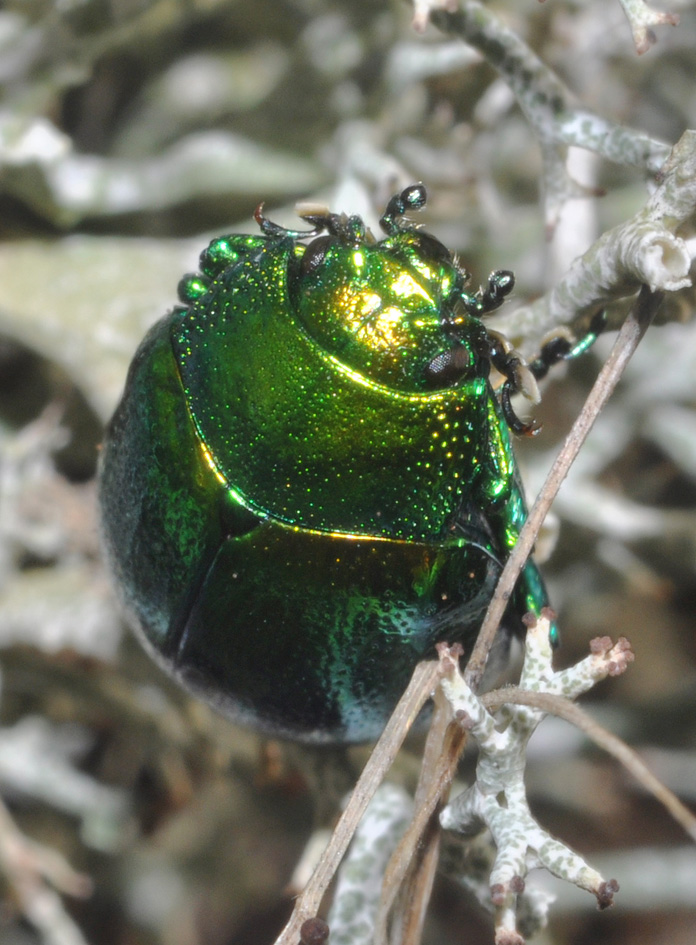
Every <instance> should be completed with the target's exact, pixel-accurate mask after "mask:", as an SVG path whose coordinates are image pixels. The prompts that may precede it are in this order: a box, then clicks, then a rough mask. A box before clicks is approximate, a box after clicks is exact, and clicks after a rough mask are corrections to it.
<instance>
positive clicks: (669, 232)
mask: <svg viewBox="0 0 696 945" xmlns="http://www.w3.org/2000/svg"><path fill="white" fill-rule="evenodd" d="M659 180H660V182H659V186H658V187H657V188H656V190H655V191H654V192H653V194H652V195H651V196H650V197H649V198H648V200H647V202H646V204H645V206H644V207H643V208H642V209H641V210H639V211H638V213H636V214H635V215H634V216H633V217H631V218H630V219H628V220H626V221H625V222H623V223H620V224H619V225H618V226H615V227H613V228H612V229H611V230H607V232H606V233H604V234H602V236H601V237H600V238H599V239H598V240H597V241H596V242H595V243H593V245H592V246H591V247H590V248H589V249H588V250H587V252H586V253H584V254H583V255H582V256H580V257H578V258H577V259H576V260H575V261H574V262H573V264H572V265H571V267H570V269H569V270H568V272H567V273H566V275H565V276H564V277H563V279H561V280H560V282H559V283H558V284H557V285H556V286H554V288H553V289H552V290H551V291H550V292H548V293H547V294H546V295H544V296H542V297H541V298H539V299H537V300H536V301H535V302H533V303H531V304H530V305H527V306H523V307H521V308H518V309H516V310H515V311H513V312H511V313H506V314H504V315H500V316H495V317H494V318H492V319H491V320H490V324H491V325H492V326H493V327H495V329H496V330H498V331H503V332H504V333H505V334H506V335H507V336H508V337H509V338H510V340H512V341H513V342H515V341H517V340H519V341H521V340H522V338H523V336H524V339H525V342H524V344H523V348H527V350H529V349H528V345H529V344H530V339H533V340H532V341H531V344H532V345H534V344H538V341H539V338H540V337H541V336H543V335H544V334H546V333H547V332H549V331H551V330H552V329H554V328H557V327H558V326H560V325H569V324H573V323H574V322H578V321H582V320H583V318H586V317H587V316H588V314H591V313H593V312H596V311H597V310H598V309H601V308H603V307H605V306H607V305H609V304H611V303H612V302H615V301H616V300H618V299H622V298H625V297H626V296H629V295H633V294H634V293H635V292H637V291H638V289H639V288H640V286H641V285H647V286H649V287H650V289H651V290H652V291H653V292H656V291H664V292H676V291H679V290H682V289H686V288H689V287H690V286H691V284H692V281H691V276H690V268H691V250H690V247H689V244H688V243H687V241H686V239H684V238H683V237H682V236H680V235H679V230H680V228H681V227H683V226H684V224H686V223H687V222H688V221H690V220H692V219H693V218H694V214H696V131H686V132H684V134H683V135H682V137H681V138H680V139H679V141H678V142H677V143H676V145H675V146H674V148H673V149H672V152H671V154H670V156H669V159H668V160H667V162H666V163H665V165H664V167H663V168H662V169H661V171H660V178H659Z"/></svg>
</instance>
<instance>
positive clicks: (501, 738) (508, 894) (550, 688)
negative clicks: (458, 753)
mask: <svg viewBox="0 0 696 945" xmlns="http://www.w3.org/2000/svg"><path fill="white" fill-rule="evenodd" d="M549 629H550V621H549V619H548V616H546V615H544V616H543V617H542V618H541V619H539V620H538V621H536V623H534V624H533V625H531V626H530V627H529V629H528V631H527V638H526V655H525V661H524V666H523V670H522V676H521V679H520V687H521V688H522V689H525V690H527V691H529V692H543V693H552V694H556V695H562V696H565V697H566V698H568V699H574V698H576V697H577V696H578V695H580V694H581V693H583V692H586V691H587V690H588V689H590V688H591V687H592V686H593V685H594V684H595V683H596V682H598V681H599V680H600V679H604V678H605V677H606V676H616V675H618V674H620V673H622V672H624V670H625V669H626V668H627V666H628V663H629V662H631V660H632V659H633V653H632V651H631V649H630V645H629V644H628V642H627V641H626V640H624V639H621V640H619V641H618V642H617V643H616V644H612V642H611V640H610V639H609V638H608V637H602V638H599V639H597V640H594V641H593V642H592V644H591V655H590V656H589V657H587V658H586V659H584V660H582V661H581V662H580V663H578V664H577V665H575V666H572V667H570V668H569V669H566V670H563V671H561V672H554V670H553V669H552V665H551V661H552V650H551V643H550V640H549ZM440 655H441V659H443V660H449V661H450V674H449V676H446V677H445V678H444V679H443V682H442V688H443V691H444V693H445V695H446V696H447V698H448V699H449V701H450V704H451V706H452V709H453V712H454V714H455V718H457V719H458V720H459V721H460V723H461V724H462V725H465V726H466V727H467V728H468V729H469V730H470V731H471V734H472V735H473V737H474V738H475V739H476V741H477V743H478V746H479V759H478V764H477V770H476V781H475V782H474V784H472V785H471V787H469V788H468V789H467V790H466V791H464V792H463V793H462V794H460V795H459V796H458V797H457V798H455V800H454V801H452V803H451V804H449V805H448V806H447V807H446V808H445V810H444V811H443V812H442V814H441V816H440V822H441V824H442V826H443V827H444V828H446V829H448V830H453V831H456V832H458V833H461V834H464V835H470V834H477V833H479V832H480V831H481V830H482V829H483V828H484V827H487V828H488V829H489V830H490V832H491V835H492V837H493V840H494V842H495V845H496V848H497V853H496V856H495V860H494V862H493V866H492V869H491V873H490V880H489V885H490V892H491V901H492V904H493V908H494V914H495V924H496V945H516V943H522V942H523V941H524V940H523V938H522V936H521V934H520V933H519V931H518V929H517V919H516V906H517V898H518V896H519V895H520V893H522V892H523V890H524V884H525V878H526V875H527V873H528V871H529V870H531V869H535V868H539V867H543V868H545V869H546V870H548V871H549V872H550V873H552V874H553V875H554V876H558V877H560V878H562V879H565V880H567V881H568V882H571V883H574V884H575V885H576V886H579V887H580V888H581V889H586V890H588V891H589V892H592V893H594V895H595V896H596V897H597V902H598V904H599V906H600V908H605V907H606V906H609V905H611V902H612V898H613V894H614V892H616V890H617V889H618V884H617V883H616V881H615V880H605V879H604V878H603V877H602V876H601V875H600V874H599V873H598V872H597V870H595V869H593V868H592V867H591V866H588V864H587V863H585V861H584V860H583V858H582V857H581V856H579V855H578V854H577V853H575V852H574V851H573V850H571V849H570V848H569V847H567V846H566V845H565V844H564V843H562V842H561V841H559V840H556V839H555V838H553V837H552V836H551V835H550V834H549V833H548V832H547V831H546V830H544V828H542V827H541V826H540V825H539V824H538V823H537V822H536V820H535V819H534V818H533V817H532V815H531V813H530V810H529V806H528V803H527V797H526V791H525V786H524V769H525V763H526V749H527V743H528V741H529V739H530V737H531V735H532V733H533V732H534V730H535V729H536V727H537V726H538V724H539V723H540V722H541V720H542V719H543V718H544V716H545V714H546V712H545V711H544V710H543V709H542V708H535V707H533V706H520V705H515V706H503V708H502V709H500V711H499V712H498V713H496V714H495V715H491V714H490V713H489V712H488V710H487V709H485V708H484V706H483V704H482V703H481V701H480V700H479V699H478V698H477V697H476V696H475V695H474V693H473V692H472V691H471V689H470V688H469V687H468V686H467V684H466V683H465V681H464V679H463V677H462V676H461V674H460V673H459V666H458V660H457V659H456V654H452V653H451V651H449V650H447V648H446V647H442V648H441V654H440Z"/></svg>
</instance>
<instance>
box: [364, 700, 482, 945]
mask: <svg viewBox="0 0 696 945" xmlns="http://www.w3.org/2000/svg"><path fill="white" fill-rule="evenodd" d="M465 742H466V731H465V730H464V729H463V728H462V727H461V726H460V725H458V724H457V723H456V722H453V720H452V710H451V708H450V706H449V703H448V702H447V700H446V699H445V697H444V694H443V693H442V690H441V689H440V688H438V689H437V691H436V693H435V713H434V715H433V720H432V723H431V726H430V731H429V732H428V739H427V741H426V745H425V750H424V752H423V762H422V765H421V774H420V779H419V782H418V787H417V789H416V795H415V815H414V818H413V820H412V821H411V823H410V824H409V827H408V829H407V830H406V833H405V834H404V836H403V837H402V839H401V842H400V843H399V846H398V847H397V849H396V850H395V851H394V853H393V855H392V857H391V859H390V861H389V864H388V866H387V869H386V870H385V874H384V882H383V884H382V899H381V902H380V909H379V913H378V915H377V919H376V922H375V943H376V945H384V943H386V942H392V943H398V945H418V943H419V942H420V940H421V931H422V926H423V921H424V919H425V912H426V909H427V906H428V902H429V899H430V893H431V890H432V884H433V880H434V877H435V871H436V868H437V860H438V854H439V849H440V825H439V821H438V816H439V813H440V810H441V809H442V807H443V806H444V805H445V804H446V803H447V799H448V797H449V791H450V787H451V784H452V780H453V779H454V776H455V773H456V770H457V763H458V761H459V758H460V756H461V753H462V751H463V749H464V744H465ZM392 910H393V911H392ZM390 913H391V928H390V929H389V919H390Z"/></svg>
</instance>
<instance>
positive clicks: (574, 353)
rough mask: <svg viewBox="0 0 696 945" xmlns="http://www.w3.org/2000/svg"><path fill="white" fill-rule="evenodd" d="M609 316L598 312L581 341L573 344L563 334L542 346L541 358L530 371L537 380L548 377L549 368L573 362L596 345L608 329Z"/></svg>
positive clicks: (538, 358)
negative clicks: (561, 363)
mask: <svg viewBox="0 0 696 945" xmlns="http://www.w3.org/2000/svg"><path fill="white" fill-rule="evenodd" d="M606 322H607V316H606V312H605V311H604V310H601V311H600V312H597V314H596V315H595V316H594V317H593V319H592V321H591V322H590V327H589V329H588V331H587V334H585V335H583V337H582V338H580V340H579V341H575V342H572V341H571V340H570V339H569V338H568V337H566V336H565V335H562V334H556V335H554V336H553V337H551V338H550V339H549V340H548V341H546V342H545V344H543V345H542V347H541V351H540V352H539V356H538V357H537V358H535V359H534V361H532V362H531V363H530V365H529V370H530V371H531V372H532V374H533V375H534V377H536V378H537V380H541V378H542V377H546V375H547V374H548V371H549V368H551V367H553V365H554V364H558V362H559V361H571V360H572V359H573V358H577V357H578V356H579V355H581V354H584V353H585V352H586V351H587V350H588V349H589V348H591V347H592V345H593V344H594V343H595V341H596V340H597V338H598V337H599V336H600V335H601V334H602V332H603V331H604V329H605V328H606Z"/></svg>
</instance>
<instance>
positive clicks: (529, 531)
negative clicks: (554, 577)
mask: <svg viewBox="0 0 696 945" xmlns="http://www.w3.org/2000/svg"><path fill="white" fill-rule="evenodd" d="M661 301H662V293H660V292H651V291H650V290H649V289H648V288H647V287H645V286H644V287H643V289H641V292H640V295H639V296H638V300H637V302H636V305H635V306H634V308H633V311H632V312H631V314H630V315H629V317H628V318H627V319H626V321H625V322H624V324H623V326H622V328H621V331H620V332H619V334H618V337H617V339H616V341H615V343H614V347H613V348H612V350H611V353H610V355H609V357H608V358H607V361H606V363H605V364H604V366H603V368H602V370H601V371H600V373H599V375H598V376H597V380H596V381H595V383H594V386H593V387H592V390H591V391H590V394H589V396H588V398H587V401H586V402H585V406H584V407H583V410H582V412H581V414H580V415H579V417H578V418H577V420H576V421H575V423H574V424H573V427H572V429H571V431H570V433H569V434H568V436H567V438H566V441H565V443H564V444H563V447H562V449H561V451H560V453H559V454H558V456H557V457H556V460H555V462H554V464H553V466H552V467H551V470H550V471H549V474H548V476H547V478H546V482H545V483H544V487H543V489H542V490H541V492H540V493H539V496H538V497H537V500H536V502H535V503H534V506H533V507H532V510H531V512H530V513H529V517H528V518H527V521H526V522H525V523H524V526H523V527H522V530H521V532H520V536H519V538H518V540H517V544H516V545H515V548H514V550H513V552H512V554H511V555H510V557H509V558H508V560H507V563H506V564H505V567H504V568H503V573H502V574H501V576H500V580H499V582H498V586H497V588H496V592H495V595H494V597H493V600H492V601H491V604H490V606H489V608H488V612H487V613H486V617H485V619H484V621H483V625H482V627H481V630H480V632H479V635H478V639H477V641H476V645H475V646H474V649H473V652H472V654H471V658H470V660H469V663H468V665H467V669H466V674H465V675H466V680H467V682H468V683H469V685H470V686H471V688H472V689H473V690H474V691H476V689H477V688H478V686H479V684H480V681H481V678H482V676H483V671H484V669H485V666H486V660H487V659H488V653H489V651H490V648H491V645H492V643H493V639H494V637H495V633H496V631H497V629H498V625H499V624H500V621H501V619H502V616H503V613H504V611H505V608H506V607H507V603H508V601H509V599H510V595H511V594H512V592H513V589H514V587H515V584H516V582H517V579H518V577H519V575H520V573H521V571H522V569H523V567H524V565H525V562H526V561H527V558H528V557H529V555H530V554H531V553H532V549H533V547H534V542H535V541H536V536H537V534H538V533H539V529H540V528H541V525H542V524H543V521H544V519H545V518H546V515H547V513H548V511H549V509H550V507H551V504H552V502H553V500H554V498H555V497H556V494H557V492H558V490H559V489H560V487H561V484H562V482H563V480H564V479H565V477H566V475H567V474H568V470H569V468H570V466H571V464H572V463H573V460H574V459H575V457H576V456H577V454H578V452H579V450H580V447H581V446H582V444H583V443H584V442H585V439H586V438H587V435H588V433H589V432H590V430H591V429H592V425H593V423H594V422H595V420H596V418H597V415H598V414H599V412H600V410H601V409H602V407H603V406H604V405H605V403H606V402H607V400H608V399H609V397H610V396H611V394H612V392H613V390H614V388H615V387H616V385H617V383H618V382H619V379H620V377H621V375H622V374H623V372H624V370H625V367H626V365H627V363H628V361H629V360H630V358H631V356H632V354H633V352H634V351H635V350H636V348H637V346H638V344H639V342H640V340H641V338H642V337H643V335H644V334H645V332H646V330H647V328H648V325H649V324H650V322H651V321H652V319H653V318H654V317H655V314H656V312H657V309H658V307H659V305H660V302H661Z"/></svg>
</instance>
